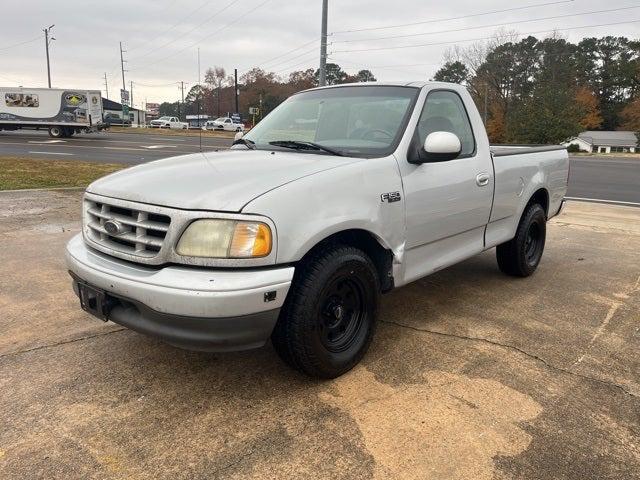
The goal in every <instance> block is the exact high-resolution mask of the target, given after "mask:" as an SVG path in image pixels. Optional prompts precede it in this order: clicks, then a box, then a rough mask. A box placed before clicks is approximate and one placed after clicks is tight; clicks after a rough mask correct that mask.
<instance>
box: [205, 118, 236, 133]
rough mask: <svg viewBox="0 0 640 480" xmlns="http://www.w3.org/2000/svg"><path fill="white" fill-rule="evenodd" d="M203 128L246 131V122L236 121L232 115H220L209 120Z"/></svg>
mask: <svg viewBox="0 0 640 480" xmlns="http://www.w3.org/2000/svg"><path fill="white" fill-rule="evenodd" d="M202 129H203V130H225V131H227V132H244V123H239V122H234V121H233V119H232V118H230V117H220V118H216V119H215V120H209V121H207V123H206V124H205V125H204V127H202Z"/></svg>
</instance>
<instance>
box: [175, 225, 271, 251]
mask: <svg viewBox="0 0 640 480" xmlns="http://www.w3.org/2000/svg"><path fill="white" fill-rule="evenodd" d="M271 245H272V241H271V229H270V228H269V226H268V225H266V224H264V223H262V222H246V221H239V220H213V219H211V220H209V219H206V220H196V221H195V222H193V223H192V224H191V225H189V226H188V227H187V229H186V230H185V231H184V233H183V234H182V237H180V241H179V242H178V246H177V247H176V252H177V253H178V254H179V255H184V256H187V257H209V258H255V257H265V256H267V255H269V253H271Z"/></svg>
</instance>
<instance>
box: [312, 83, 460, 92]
mask: <svg viewBox="0 0 640 480" xmlns="http://www.w3.org/2000/svg"><path fill="white" fill-rule="evenodd" d="M371 86H375V87H416V88H423V87H426V86H433V87H443V88H452V87H454V88H464V87H462V86H461V85H459V84H457V83H448V82H430V81H425V80H416V81H412V82H407V81H385V82H357V83H340V84H338V85H327V86H325V87H315V88H310V89H308V90H304V91H306V92H308V91H312V90H323V89H327V88H340V87H371Z"/></svg>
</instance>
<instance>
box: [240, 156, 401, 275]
mask: <svg viewBox="0 0 640 480" xmlns="http://www.w3.org/2000/svg"><path fill="white" fill-rule="evenodd" d="M318 161H320V162H321V161H323V156H321V155H318ZM395 192H397V193H398V194H399V195H400V199H399V200H397V201H393V202H391V203H389V202H388V201H387V200H384V201H383V199H382V195H383V194H386V193H395ZM242 211H243V213H254V214H257V213H260V214H261V215H265V216H268V217H269V218H271V219H272V220H273V222H274V223H275V226H276V229H277V232H276V233H277V236H278V251H277V256H276V262H277V263H280V264H281V263H291V262H296V261H298V260H300V259H301V258H302V257H304V255H305V254H306V253H307V252H309V251H310V250H311V249H312V248H313V247H314V246H315V245H317V244H318V243H320V242H321V241H322V240H324V239H326V238H327V237H330V236H331V235H333V234H336V233H339V232H342V231H345V230H352V229H357V230H365V231H367V232H370V233H371V234H373V236H374V237H375V238H377V239H378V241H379V243H380V244H381V245H382V246H383V247H384V248H386V249H390V250H392V251H393V252H394V255H395V256H396V257H397V256H399V255H400V254H401V252H402V248H403V245H404V238H405V231H404V230H405V209H404V192H403V191H402V182H401V178H400V174H399V171H398V167H397V163H396V161H395V159H394V158H393V157H384V158H378V159H363V160H362V161H358V162H354V163H348V164H347V163H345V165H344V166H339V167H337V168H334V169H330V170H326V171H323V172H319V173H316V174H314V175H310V176H306V177H303V178H301V179H298V180H296V181H294V182H291V183H288V184H285V185H282V186H280V187H278V188H276V189H274V190H271V191H269V192H267V193H265V194H263V195H262V196H260V197H258V198H256V199H254V200H252V201H251V202H250V203H249V204H247V205H246V206H245V207H244V208H243V210H242Z"/></svg>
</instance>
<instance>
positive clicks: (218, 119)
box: [214, 117, 227, 122]
mask: <svg viewBox="0 0 640 480" xmlns="http://www.w3.org/2000/svg"><path fill="white" fill-rule="evenodd" d="M226 119H227V117H218V118H216V119H215V120H214V122H224V121H225V120H226Z"/></svg>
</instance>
